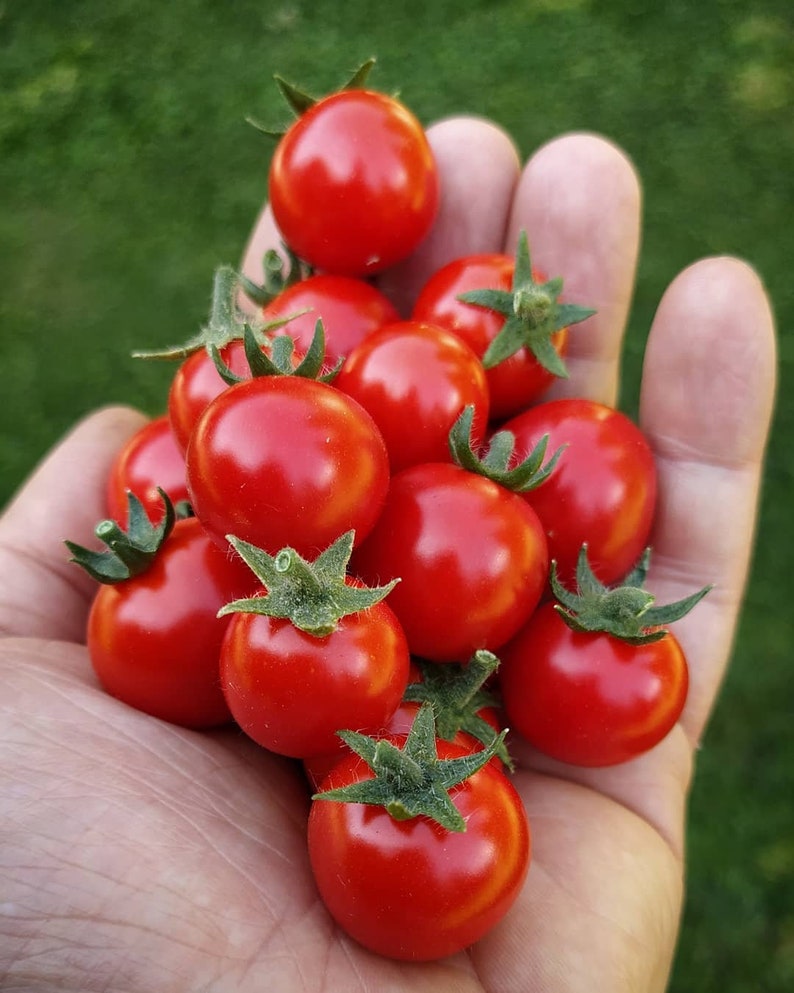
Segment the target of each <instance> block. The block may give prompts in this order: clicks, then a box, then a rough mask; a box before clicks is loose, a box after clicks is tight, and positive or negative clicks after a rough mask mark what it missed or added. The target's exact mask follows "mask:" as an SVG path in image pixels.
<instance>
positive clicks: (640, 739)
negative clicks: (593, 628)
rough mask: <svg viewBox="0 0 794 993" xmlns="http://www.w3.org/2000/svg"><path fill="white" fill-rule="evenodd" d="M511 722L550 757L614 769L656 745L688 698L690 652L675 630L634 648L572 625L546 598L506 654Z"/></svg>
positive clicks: (504, 680) (503, 683)
mask: <svg viewBox="0 0 794 993" xmlns="http://www.w3.org/2000/svg"><path fill="white" fill-rule="evenodd" d="M500 658H501V660H502V664H501V667H500V669H499V683H500V687H501V690H502V696H503V702H504V708H505V712H506V715H507V723H508V724H509V726H510V728H511V730H513V731H515V732H516V733H517V734H520V735H521V736H522V737H524V738H526V740H527V741H529V742H530V744H532V745H534V746H535V747H536V748H538V749H539V750H540V751H542V752H543V753H544V754H546V755H549V756H551V757H552V758H555V759H559V760H560V761H561V762H569V763H573V764H575V765H580V766H608V765H615V764H617V763H619V762H625V761H627V760H628V759H632V758H634V757H635V756H637V755H640V754H642V753H643V752H646V751H648V749H650V748H653V746H654V745H656V744H658V743H659V742H660V741H661V740H662V739H663V738H665V737H666V735H667V734H668V733H669V732H670V730H671V729H672V727H673V726H674V724H675V723H676V721H677V720H678V718H679V716H680V714H681V711H682V709H683V706H684V702H685V700H686V695H687V689H688V685H689V676H688V668H687V663H686V659H685V657H684V653H683V651H682V649H681V646H680V645H679V643H678V641H677V640H676V639H675V637H674V636H673V635H672V634H670V633H669V632H668V633H667V634H665V636H664V637H663V638H662V639H660V640H659V641H653V642H649V643H648V644H644V645H632V644H629V643H628V642H626V641H623V640H621V639H620V638H616V637H614V636H613V635H610V634H606V633H602V632H597V633H594V632H590V631H587V632H577V631H573V630H571V628H570V627H568V625H567V624H566V623H565V621H564V620H563V619H562V617H560V615H559V613H558V612H557V610H556V609H555V607H554V605H553V604H552V603H544V604H543V605H541V606H540V607H539V608H538V610H537V611H536V612H535V614H534V615H533V617H532V618H531V619H530V621H529V622H528V623H527V625H526V626H525V627H524V628H522V630H521V631H520V632H519V633H518V634H517V635H516V637H515V638H513V639H512V640H511V641H510V643H509V644H508V645H506V646H505V647H504V648H503V649H502V651H501V653H500Z"/></svg>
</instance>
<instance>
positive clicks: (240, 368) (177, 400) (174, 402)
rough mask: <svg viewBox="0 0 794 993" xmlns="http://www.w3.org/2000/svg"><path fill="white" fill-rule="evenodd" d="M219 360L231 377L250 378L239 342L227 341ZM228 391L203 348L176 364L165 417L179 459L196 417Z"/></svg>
mask: <svg viewBox="0 0 794 993" xmlns="http://www.w3.org/2000/svg"><path fill="white" fill-rule="evenodd" d="M220 357H221V360H222V361H223V362H224V364H225V365H226V366H227V367H228V368H229V369H230V370H231V371H232V372H233V373H234V374H235V376H239V377H240V379H250V378H251V367H250V366H249V365H248V360H247V359H246V357H245V349H244V347H243V343H242V341H231V342H229V343H228V344H227V345H224V346H223V348H221V349H220ZM228 388H229V384H228V383H227V382H225V381H224V379H223V378H222V377H221V375H220V373H219V372H218V370H217V369H216V368H215V363H214V362H213V360H212V356H210V355H209V353H208V352H207V351H206V350H205V349H203V348H202V349H200V350H199V351H197V352H193V354H192V355H189V356H188V357H187V358H186V359H185V360H184V362H182V363H181V364H180V366H179V368H178V369H177V371H176V373H175V374H174V378H173V379H172V380H171V386H170V388H169V391H168V418H169V420H170V422H171V430H172V432H173V434H174V439H175V441H176V444H177V446H178V447H179V449H180V450H181V451H182V453H183V456H184V453H185V452H186V451H187V443H188V441H190V434H191V432H192V430H193V428H194V427H195V425H196V421H197V420H198V419H199V416H200V415H201V414H202V413H203V412H204V409H205V407H207V405H208V404H209V402H210V400H214V399H215V397H216V396H218V394H219V393H223V391H224V390H226V389H228ZM183 461H184V458H183Z"/></svg>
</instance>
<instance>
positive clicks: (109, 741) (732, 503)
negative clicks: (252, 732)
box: [0, 118, 775, 993]
mask: <svg viewBox="0 0 794 993" xmlns="http://www.w3.org/2000/svg"><path fill="white" fill-rule="evenodd" d="M430 137H431V141H432V143H433V146H434V149H435V151H436V154H437V158H438V162H439V165H440V169H441V172H442V183H443V190H444V193H443V200H442V206H441V213H440V217H439V220H438V223H437V225H436V227H435V229H434V231H433V233H432V234H431V236H430V238H429V240H428V241H427V242H426V243H425V244H424V245H423V246H422V248H421V249H420V251H419V252H418V253H417V255H416V257H415V258H413V259H411V260H409V261H408V262H406V263H404V264H403V265H402V266H401V267H400V268H399V270H395V271H393V272H390V273H388V274H386V275H385V276H383V277H382V280H381V282H382V285H383V286H384V288H386V289H387V291H388V292H389V293H390V294H391V295H392V296H393V298H394V299H395V300H396V301H398V302H399V304H400V305H401V306H402V308H403V309H405V307H406V306H408V305H409V304H410V301H411V299H412V296H413V295H414V294H415V292H416V290H417V288H418V286H419V285H420V284H421V283H422V282H423V280H424V278H425V277H426V275H428V274H429V273H430V272H431V270H432V269H433V268H435V267H437V266H438V265H440V264H442V263H444V262H446V261H448V260H450V259H451V258H453V257H456V256H460V255H464V254H467V253H470V252H479V251H493V250H501V249H506V250H508V251H511V250H512V248H513V246H514V245H515V241H516V237H517V234H518V231H519V229H520V228H522V227H526V229H527V230H528V233H529V240H530V246H531V248H532V252H533V261H534V262H535V263H537V264H538V265H539V266H540V267H541V268H542V269H544V270H545V271H547V272H549V273H551V274H554V275H556V274H560V275H562V276H563V277H564V279H565V294H566V297H567V298H568V299H569V300H571V301H576V302H581V303H583V304H587V305H590V306H594V307H596V308H597V310H598V313H597V315H596V316H595V317H593V318H590V319H589V320H588V321H587V322H586V323H585V324H582V325H579V326H578V327H577V328H576V329H575V330H574V331H573V332H572V333H571V353H570V357H569V368H570V373H571V375H570V379H569V380H567V381H561V382H560V383H558V384H556V385H555V387H554V390H553V393H554V394H555V395H562V394H578V395H587V396H590V397H593V398H595V399H598V400H601V401H606V402H610V403H614V402H616V400H617V389H618V382H619V354H620V349H621V338H622V335H623V331H624V328H625V324H626V319H627V314H628V310H629V305H630V297H631V293H632V287H633V282H634V273H635V266H636V261H637V253H638V245H639V231H640V208H641V203H640V190H639V183H638V180H637V177H636V175H635V172H634V170H633V168H632V166H631V165H630V163H629V162H628V160H627V159H626V157H625V155H624V154H623V153H622V152H621V151H620V150H619V149H617V148H615V147H614V146H613V145H612V144H610V143H609V142H607V141H605V140H604V139H603V138H600V137H598V136H595V135H586V134H575V135H567V136H564V137H562V138H559V139H557V140H555V141H552V142H550V143H549V144H547V145H546V146H544V147H543V148H541V149H540V150H539V151H538V152H537V153H536V154H535V155H534V156H533V157H532V158H531V160H530V161H529V163H528V164H527V166H526V167H525V168H523V170H522V168H521V166H520V162H519V159H518V156H517V153H516V151H515V148H514V146H513V144H512V143H511V141H510V139H509V138H508V137H507V136H506V135H505V134H504V133H503V132H502V131H501V130H500V129H498V128H497V127H495V126H494V125H492V124H490V123H488V122H486V121H483V120H478V119H466V118H456V119H450V120H446V121H442V122H440V123H438V124H436V125H434V126H433V127H432V128H431V129H430ZM275 244H277V236H276V233H275V230H274V228H273V225H272V222H271V220H270V217H269V213H268V211H267V209H265V210H264V211H263V213H262V215H261V217H260V219H259V221H258V223H257V225H256V228H255V231H254V233H253V235H252V238H251V241H250V243H249V246H248V249H247V250H246V253H245V262H244V265H245V268H246V270H247V272H248V273H249V274H250V275H252V276H255V277H256V276H258V275H260V272H261V270H260V268H259V264H260V260H261V257H262V252H263V249H264V248H265V247H268V246H271V245H275ZM774 389H775V345H774V329H773V319H772V315H771V311H770V307H769V304H768V301H767V299H766V297H765V294H764V290H763V287H762V285H761V282H760V281H759V279H758V277H757V275H756V274H755V273H754V271H753V270H752V269H751V268H750V267H749V266H748V265H747V264H745V263H744V262H742V261H739V260H736V259H732V258H725V257H722V258H709V259H705V260H702V261H700V262H697V263H695V264H693V265H692V266H690V267H689V268H687V269H686V270H685V271H684V272H682V273H681V274H680V275H678V276H677V277H676V278H675V279H674V280H673V282H672V283H671V285H670V287H669V288H668V290H667V291H666V293H665V294H664V296H663V299H662V300H661V303H660V305H659V308H658V312H657V314H656V317H655V320H654V322H653V326H652V328H651V329H650V333H649V338H648V344H647V349H646V355H645V363H644V372H643V385H642V392H641V411H640V417H641V424H642V427H643V428H644V430H645V431H646V432H647V434H648V436H649V438H650V440H651V443H652V445H653V447H654V449H655V452H656V455H657V458H658V464H659V471H660V502H659V509H658V521H657V524H656V529H655V533H654V536H653V544H654V548H655V557H654V561H653V568H652V572H651V575H650V577H649V584H648V585H649V588H650V589H651V590H652V591H653V592H655V593H656V594H657V596H658V600H659V602H668V601H670V600H673V599H677V598H678V597H680V596H683V595H685V594H687V593H689V592H691V591H693V590H695V589H697V588H699V587H700V586H702V585H704V584H706V583H714V589H713V590H712V592H711V594H710V595H709V596H708V597H707V598H706V600H704V601H703V602H702V603H701V604H700V605H699V606H698V607H697V608H696V609H695V610H694V611H693V612H692V613H691V614H690V615H688V616H687V617H686V618H685V619H684V620H682V621H680V622H678V623H677V624H676V626H675V631H676V633H677V635H678V637H679V638H680V640H681V642H682V644H683V646H684V648H685V650H686V652H687V654H688V656H689V659H690V665H691V692H690V696H689V700H688V703H687V707H686V710H685V712H684V715H683V717H682V720H681V722H680V724H679V725H678V726H677V727H676V728H675V729H674V730H673V731H672V733H671V734H670V735H669V737H668V738H667V739H666V740H665V741H664V742H663V743H662V744H661V745H659V746H658V747H657V748H656V749H654V750H653V751H652V752H651V753H649V754H647V755H645V756H643V757H641V758H639V759H637V760H635V761H633V762H630V763H628V764H626V765H623V766H618V767H614V768H611V769H606V770H580V769H574V768H570V767H563V766H559V765H557V764H555V763H554V762H551V761H548V760H544V759H543V758H542V757H540V756H538V755H536V754H533V753H532V752H531V751H530V750H529V749H528V748H527V747H526V746H525V747H522V746H521V744H520V742H518V741H515V740H514V741H513V750H514V754H515V757H516V758H517V760H518V770H517V772H516V774H515V780H514V781H515V785H516V787H517V788H518V790H519V791H520V793H521V795H522V797H523V800H524V803H525V805H526V808H527V811H528V815H529V818H530V822H531V826H532V834H533V844H534V852H533V862H532V866H531V869H530V872H529V875H528V878H527V883H526V886H525V888H524V891H523V893H522V894H521V896H520V898H519V900H518V902H517V904H516V905H515V906H514V908H513V909H512V911H511V912H510V913H509V915H508V916H507V918H506V919H505V920H504V921H503V922H502V923H501V925H499V926H498V927H497V928H496V929H495V930H494V931H493V932H491V934H490V935H488V936H487V937H486V938H485V939H484V940H483V941H481V942H480V943H479V944H478V945H477V946H476V947H474V948H473V949H471V950H470V951H469V952H466V953H460V954H458V955H456V956H454V957H453V958H451V959H448V960H445V961H443V962H439V963H431V964H424V965H407V964H401V963H395V962H391V961H388V960H384V959H380V958H378V957H377V956H374V955H372V954H369V953H367V952H366V951H364V950H362V949H361V948H360V947H358V946H357V945H356V944H355V943H354V942H352V941H351V940H349V939H347V938H346V937H345V936H343V935H342V934H341V933H340V932H339V931H338V930H337V929H336V928H335V927H334V925H333V924H332V922H331V921H330V919H329V917H328V915H327V914H326V912H325V911H324V909H323V907H322V905H321V903H320V902H319V900H318V897H317V895H316V893H315V890H314V887H313V884H312V880H311V876H310V872H309V864H308V859H307V853H306V845H305V828H306V815H307V810H308V800H307V791H306V788H305V786H304V784H303V783H302V781H301V778H300V776H299V775H298V773H297V772H296V770H295V768H294V766H293V765H292V764H290V763H287V762H285V761H283V760H281V759H279V758H277V757H275V756H272V755H269V754H267V753H266V752H264V751H263V750H262V749H259V748H258V747H257V746H255V745H253V744H252V743H250V742H249V741H247V740H246V739H245V738H243V737H242V736H241V735H240V734H239V732H235V731H233V730H229V731H221V732H217V733H212V734H199V733H194V732H189V731H184V730H180V729H178V728H176V727H173V726H171V725H167V724H164V723H160V722H158V721H156V720H154V719H152V718H149V717H147V716H144V715H142V714H139V713H136V712H134V711H132V710H130V709H128V708H126V707H125V706H124V705H122V704H121V703H119V702H117V701H116V700H114V699H112V698H110V697H108V696H107V695H105V694H104V693H103V692H102V691H101V690H100V689H99V688H98V686H97V684H96V681H95V679H94V677H93V675H92V672H91V669H90V665H89V662H88V659H87V657H86V651H85V648H84V645H83V644H82V641H83V630H84V625H85V618H86V612H87V609H88V605H89V602H90V598H91V595H92V584H91V582H90V581H88V579H87V577H85V576H83V575H82V574H81V573H80V571H79V570H78V569H77V568H76V567H75V566H74V565H72V564H70V563H68V562H67V558H66V553H65V551H64V548H63V545H62V539H63V538H64V537H69V538H72V539H73V540H76V541H82V542H90V541H91V539H92V531H93V527H94V525H95V523H96V522H97V521H98V520H99V519H100V518H101V517H102V516H103V507H102V489H103V481H104V477H105V473H106V472H107V469H108V466H109V463H110V461H111V459H112V458H113V455H114V453H115V452H116V450H117V449H118V447H119V446H120V445H121V444H122V442H123V441H124V440H125V439H126V438H127V436H129V434H130V433H131V432H132V431H134V430H135V429H136V428H137V427H138V426H139V425H140V424H141V423H142V421H143V418H142V416H141V415H140V414H138V413H137V412H135V411H132V410H130V409H128V408H121V407H120V408H111V409H106V410H103V411H100V412H98V413H95V414H93V415H91V416H89V417H88V418H87V419H86V420H84V421H83V422H82V423H81V424H79V425H78V426H77V427H76V428H75V429H74V430H73V432H72V433H71V434H70V435H69V436H68V437H67V438H66V439H65V440H64V441H63V442H62V444H61V445H60V446H59V447H58V448H57V449H56V450H55V451H54V452H52V453H51V454H50V455H49V456H48V457H47V459H45V461H44V462H43V463H42V465H41V466H40V468H39V469H38V471H37V473H36V474H35V475H34V476H33V477H32V478H31V479H30V480H29V481H28V483H27V484H26V485H25V486H24V487H23V489H22V490H21V491H20V493H19V495H18V496H17V498H16V499H15V500H14V501H13V502H12V504H11V505H10V506H9V508H8V509H7V512H6V513H5V515H4V517H3V518H2V521H1V522H0V583H2V588H1V589H0V628H1V629H2V631H3V633H4V635H5V637H4V639H3V642H2V648H1V649H0V666H1V667H2V675H1V676H0V679H1V680H2V686H3V693H2V695H0V697H1V698H0V715H1V719H0V749H2V757H1V761H0V796H2V797H3V801H2V802H3V816H2V820H0V986H2V988H3V989H4V990H6V991H8V993H12V991H13V993H21V991H35V993H46V991H50V990H59V991H64V990H65V991H75V993H76V991H80V993H90V991H102V993H106V991H114V993H115V991H118V993H122V991H123V993H128V991H129V993H133V991H136V993H137V991H141V993H143V991H145V993H151V991H153V990H157V991H158V993H172V991H173V993H177V991H179V993H184V991H185V990H191V991H194V993H198V991H207V993H210V991H212V993H215V991H224V993H225V991H232V990H233V991H235V993H245V991H247V990H256V991H257V993H258V991H260V990H262V989H267V990H273V991H274V993H292V991H309V993H315V991H316V993H320V991H332V993H336V991H339V993H363V991H374V990H377V991H378V993H397V991H402V990H405V991H408V990H410V991H411V993H430V991H438V993H464V991H465V993H474V991H482V990H487V991H491V993H497V991H498V993H541V991H542V993H580V991H581V993H585V991H586V993H591V991H592V990H594V989H597V990H610V991H612V993H624V991H626V993H628V991H631V993H646V991H648V993H651V991H654V993H658V991H662V990H664V988H665V986H666V984H667V981H668V976H669V971H670V966H671V960H672V956H673V953H674V947H675V942H676V938H677V933H678V928H679V918H680V912H681V905H682V899H683V891H684V878H683V877H684V873H683V847H684V846H683V838H684V819H685V807H686V800H687V793H688V789H689V785H690V781H691V777H692V773H693V753H694V750H695V748H696V746H697V745H698V743H699V741H700V740H701V738H702V735H703V733H704V728H705V725H706V722H707V719H708V717H709V714H710V712H711V710H712V707H713V705H714V702H715V698H716V696H717V692H718V689H719V685H720V682H721V679H722V676H723V673H724V669H725V666H726V662H727V659H728V656H729V652H730V648H731V643H732V638H733V634H734V629H735V625H736V620H737V612H738V610H739V607H740V604H741V600H742V594H743V588H744V584H745V580H746V574H747V568H748V559H749V556H750V552H751V548H752V543H753V537H754V527H755V518H756V511H757V499H758V490H759V480H760V475H761V466H762V459H763V454H764V448H765V444H766V439H767V433H768V427H769V420H770V416H771V409H772V404H773V396H774Z"/></svg>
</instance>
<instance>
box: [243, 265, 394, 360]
mask: <svg viewBox="0 0 794 993" xmlns="http://www.w3.org/2000/svg"><path fill="white" fill-rule="evenodd" d="M302 311H305V313H302ZM292 314H296V315H297V316H295V317H293V318H292V319H291V320H290V321H289V322H288V323H287V324H285V325H284V326H283V328H281V329H280V330H279V331H277V332H275V333H276V334H286V335H289V336H290V338H293V339H294V341H295V346H296V350H297V351H299V352H306V350H307V349H308V348H309V345H311V342H312V338H313V336H314V330H315V326H316V324H317V320H318V319H321V320H322V322H323V331H324V333H325V364H326V366H327V367H329V368H333V367H334V366H335V365H336V363H337V361H338V360H339V359H341V358H344V357H345V356H346V355H349V354H350V352H351V351H352V350H353V348H355V346H356V345H358V343H359V342H360V341H363V340H364V339H365V338H366V337H367V336H368V335H370V334H372V332H373V331H377V329H378V328H380V327H383V325H384V324H390V323H392V322H393V321H396V320H398V319H399V314H398V313H397V310H396V308H395V307H394V305H393V304H392V302H391V301H390V300H389V299H388V297H386V296H384V295H383V293H381V292H380V290H378V289H376V288H375V287H374V286H372V285H371V284H370V283H367V282H365V280H363V279H353V278H352V277H350V276H332V275H315V276H309V278H308V279H303V280H301V281H300V282H297V283H293V284H292V286H288V287H287V288H286V289H285V290H283V291H282V292H281V293H279V295H278V296H277V297H275V299H273V300H272V301H271V302H270V303H269V304H267V306H266V307H265V308H264V310H263V312H262V316H263V318H264V320H265V321H276V320H281V319H284V318H287V317H290V315H292Z"/></svg>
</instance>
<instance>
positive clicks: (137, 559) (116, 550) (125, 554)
mask: <svg viewBox="0 0 794 993" xmlns="http://www.w3.org/2000/svg"><path fill="white" fill-rule="evenodd" d="M157 492H158V493H159V494H160V497H161V499H162V501H163V506H164V509H165V512H164V514H163V517H162V519H161V520H160V523H159V524H157V525H156V526H155V525H154V524H152V522H151V520H150V518H149V517H148V515H147V513H146V511H145V509H144V506H143V504H142V503H141V501H140V500H139V499H138V497H136V496H135V494H134V493H133V492H132V491H131V490H128V491H127V521H128V523H127V530H126V531H124V530H123V528H122V527H121V526H120V525H119V523H118V522H117V521H114V520H103V521H100V522H99V524H97V526H96V528H95V529H94V534H95V535H96V536H97V538H99V540H100V541H101V542H102V543H103V544H104V545H106V546H107V549H106V551H103V552H97V551H93V550H92V549H90V548H85V547H84V546H83V545H78V544H76V543H75V542H73V541H65V542H64V544H65V545H66V547H67V548H68V549H69V551H70V552H71V553H72V558H71V559H70V561H71V562H75V563H76V564H77V565H79V566H81V567H82V568H83V569H85V571H86V572H87V573H88V574H89V576H92V577H93V578H94V579H96V580H97V582H99V583H105V584H114V583H122V582H124V580H125V579H131V578H132V577H133V576H139V575H140V574H141V573H143V572H145V571H146V570H147V569H148V568H149V566H150V565H151V563H152V561H153V559H154V557H155V556H156V555H157V553H158V552H159V550H160V548H161V547H162V545H163V542H164V541H165V539H166V538H167V537H168V535H169V534H170V533H171V531H172V529H173V527H174V523H175V522H176V519H177V515H176V511H175V510H174V505H173V504H172V503H171V501H170V499H169V498H168V494H167V493H166V492H165V491H164V490H161V489H160V488H159V487H158V490H157Z"/></svg>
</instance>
